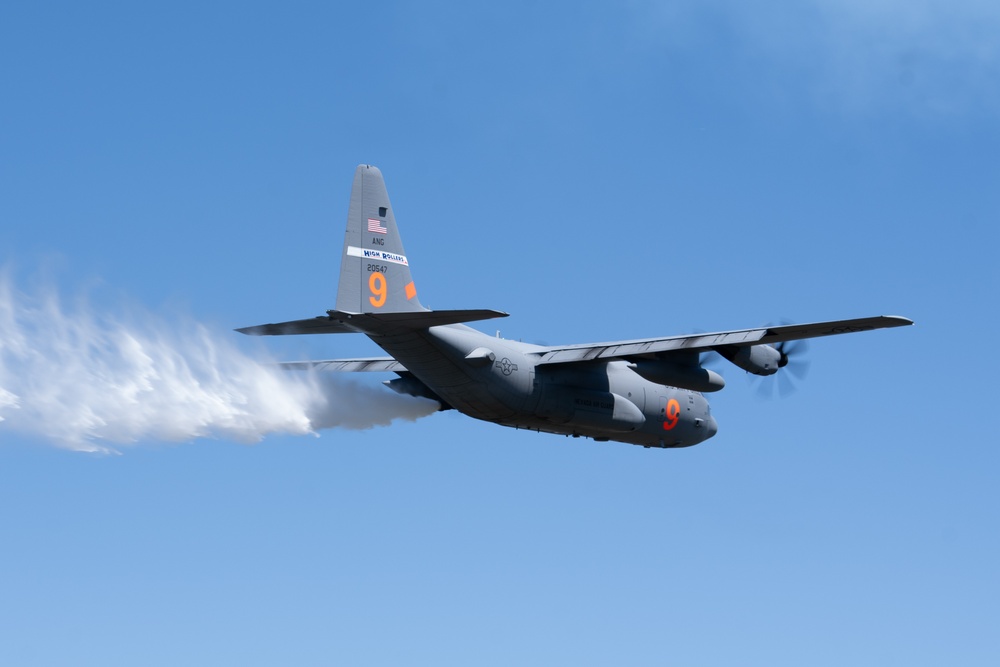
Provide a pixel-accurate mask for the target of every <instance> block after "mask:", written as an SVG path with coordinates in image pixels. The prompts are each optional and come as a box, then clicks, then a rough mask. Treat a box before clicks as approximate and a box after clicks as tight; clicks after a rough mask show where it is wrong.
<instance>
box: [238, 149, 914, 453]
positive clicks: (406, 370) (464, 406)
mask: <svg viewBox="0 0 1000 667" xmlns="http://www.w3.org/2000/svg"><path fill="white" fill-rule="evenodd" d="M506 316H507V314H506V313H502V312H499V311H496V310H428V309H427V308H424V307H423V306H421V305H420V300H419V299H418V298H417V288H416V285H415V283H414V282H413V278H412V276H411V275H410V261H409V259H408V258H407V256H406V251H404V250H403V243H402V241H401V240H400V235H399V229H398V227H397V226H396V216H395V215H394V213H393V209H392V206H391V205H390V204H389V195H388V193H387V191H386V188H385V182H384V181H383V179H382V174H381V172H380V171H379V170H378V169H376V168H375V167H372V166H370V165H359V166H358V168H357V170H356V171H355V172H354V185H353V187H352V189H351V203H350V207H349V209H348V213H347V233H346V235H345V237H344V252H343V255H342V258H341V267H340V285H339V287H338V291H337V304H336V308H334V309H333V310H328V311H327V312H326V314H325V315H321V316H319V317H314V318H310V319H304V320H295V321H292V322H282V323H280V324H263V325H260V326H254V327H247V328H244V329H237V331H239V332H241V333H245V334H250V335H256V336H260V335H264V336H270V335H284V334H329V333H363V334H365V335H367V336H368V337H369V338H371V339H372V340H373V341H375V343H376V344H377V345H378V346H379V347H381V348H382V349H383V350H385V351H386V352H388V353H389V354H390V355H392V356H390V357H378V358H374V357H373V358H365V359H332V360H327V361H305V362H292V363H286V364H282V365H283V366H284V367H285V368H289V369H296V368H298V369H305V368H317V369H322V370H330V371H383V372H393V373H396V375H398V376H399V377H398V378H396V379H393V380H389V381H386V382H385V384H386V385H388V387H389V388H390V389H393V390H395V391H397V392H399V393H402V394H409V395H412V396H423V397H427V398H431V399H433V400H435V401H438V402H439V403H440V404H441V406H442V407H441V409H443V410H444V409H449V408H454V409H456V410H458V411H460V412H462V413H464V414H466V415H468V416H470V417H475V418H476V419H482V420H485V421H489V422H494V423H496V424H501V425H503V426H511V427H514V428H519V429H528V430H532V431H543V432H548V433H560V434H564V435H572V436H574V437H578V436H584V437H589V438H593V439H594V440H601V441H605V440H616V441H619V442H626V443H631V444H635V445H643V446H645V447H688V446H690V445H696V444H698V443H699V442H703V441H705V440H707V439H708V438H711V437H712V436H713V435H715V433H716V431H717V429H718V427H717V426H716V422H715V418H714V417H713V416H712V414H711V411H710V409H709V406H708V401H706V400H705V397H704V395H703V394H702V392H712V391H718V390H719V389H722V387H723V386H724V384H725V382H724V381H723V379H722V377H721V376H720V375H719V374H718V373H716V372H715V371H712V370H709V369H706V368H704V367H703V366H702V363H701V358H702V353H706V352H716V353H718V354H719V355H721V356H722V357H723V358H724V359H727V360H729V361H730V362H732V363H733V364H735V365H736V366H738V367H739V368H742V369H744V370H746V371H748V372H750V373H753V374H755V375H773V374H775V373H782V372H786V371H787V370H788V369H786V366H787V365H788V361H789V353H790V351H791V350H790V349H789V348H788V347H787V343H788V342H789V341H798V340H802V339H806V338H815V337H818V336H830V335H833V334H843V333H853V332H856V331H868V330H871V329H881V328H886V327H898V326H905V325H908V324H912V322H911V321H910V320H908V319H906V318H903V317H886V316H883V317H866V318H861V319H853V320H840V321H835V322H818V323H816V324H795V325H785V326H770V327H763V328H758V329H743V330H739V331H723V332H719V333H702V334H690V335H682V336H669V337H666V338H646V339H641V340H626V341H615V342H610V343H594V344H583V345H563V346H549V345H532V344H529V343H522V342H518V341H512V340H505V339H502V338H499V337H493V336H489V335H487V334H484V333H482V332H480V331H477V330H475V329H472V328H470V327H467V326H465V324H463V323H464V322H474V321H478V320H486V319H491V318H495V317H506Z"/></svg>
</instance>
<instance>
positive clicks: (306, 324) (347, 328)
mask: <svg viewBox="0 0 1000 667" xmlns="http://www.w3.org/2000/svg"><path fill="white" fill-rule="evenodd" d="M496 317H507V313H504V312H501V311H499V310H488V309H480V310H421V311H410V312H394V313H345V312H342V311H339V310H330V311H327V314H326V315H325V316H323V315H321V316H319V317H313V318H311V319H306V320H292V321H291V322H279V323H276V324H260V325H257V326H254V327H244V328H242V329H237V330H236V331H238V332H240V333H242V334H247V335H248V336H288V335H298V334H328V333H365V334H372V335H385V334H391V333H398V332H400V331H412V330H415V329H429V328H430V327H439V326H444V325H446V324H459V323H461V322H477V321H479V320H490V319H493V318H496Z"/></svg>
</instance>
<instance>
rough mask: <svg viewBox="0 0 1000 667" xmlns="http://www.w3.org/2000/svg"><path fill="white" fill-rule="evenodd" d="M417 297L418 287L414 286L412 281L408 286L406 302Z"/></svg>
mask: <svg viewBox="0 0 1000 667" xmlns="http://www.w3.org/2000/svg"><path fill="white" fill-rule="evenodd" d="M416 295H417V286H416V285H414V284H413V281H412V280H411V281H410V282H409V283H408V284H407V285H406V300H407V301H409V300H410V299H412V298H413V297H415V296H416Z"/></svg>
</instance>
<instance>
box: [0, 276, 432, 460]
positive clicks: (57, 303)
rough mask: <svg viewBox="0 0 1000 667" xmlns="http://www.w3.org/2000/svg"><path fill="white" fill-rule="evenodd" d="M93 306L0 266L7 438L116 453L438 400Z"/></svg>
mask: <svg viewBox="0 0 1000 667" xmlns="http://www.w3.org/2000/svg"><path fill="white" fill-rule="evenodd" d="M125 313H126V314H120V315H119V314H114V315H113V314H109V313H100V312H96V310H95V308H93V307H92V306H91V305H90V304H89V302H88V300H87V299H86V298H85V297H79V298H77V299H75V300H74V301H73V302H72V303H71V304H67V303H64V300H63V299H61V298H60V296H59V292H58V290H57V289H56V288H55V287H42V288H39V289H36V290H35V291H34V292H32V293H28V292H24V291H21V290H19V289H17V288H16V285H15V284H14V280H13V279H12V277H11V271H10V270H4V271H2V272H0V436H2V434H3V432H4V431H7V432H10V431H17V432H20V433H24V434H27V435H30V436H34V437H40V438H42V439H44V440H46V441H49V442H51V443H53V444H56V445H58V446H61V447H65V448H69V449H75V450H80V451H96V452H114V451H116V448H115V446H116V445H130V444H136V443H140V442H142V441H172V442H176V441H188V440H193V439H197V438H224V439H231V440H236V441H239V442H256V441H259V440H260V439H261V438H263V437H264V436H265V435H267V434H269V433H286V434H309V433H315V431H316V430H318V429H323V428H332V427H344V428H351V429H365V428H371V427H372V426H376V425H386V424H389V423H390V422H392V421H393V420H394V419H409V420H414V419H418V418H420V417H423V416H425V415H428V414H431V413H432V412H434V411H435V410H437V408H438V404H437V403H436V402H434V401H431V400H427V399H421V398H414V397H410V396H400V395H398V394H396V393H394V392H391V391H389V390H387V389H384V388H382V387H379V386H366V385H364V384H361V383H357V382H346V381H342V380H336V379H334V378H332V377H323V375H327V376H329V375H330V374H321V373H301V372H287V371H283V370H281V369H280V368H277V367H275V366H273V365H269V363H268V361H265V362H264V363H262V362H261V360H258V359H254V358H252V357H250V356H249V355H248V354H246V353H244V352H243V351H241V350H240V349H239V348H238V347H237V346H236V344H235V343H234V342H231V340H230V337H231V336H233V335H234V334H232V333H231V332H228V331H220V332H214V331H211V330H210V329H209V328H207V327H205V326H203V325H201V324H198V323H197V322H194V321H191V320H187V321H185V320H184V318H176V317H172V318H167V317H162V316H157V315H154V314H152V313H150V312H148V311H145V310H143V309H141V308H137V307H131V308H128V309H125Z"/></svg>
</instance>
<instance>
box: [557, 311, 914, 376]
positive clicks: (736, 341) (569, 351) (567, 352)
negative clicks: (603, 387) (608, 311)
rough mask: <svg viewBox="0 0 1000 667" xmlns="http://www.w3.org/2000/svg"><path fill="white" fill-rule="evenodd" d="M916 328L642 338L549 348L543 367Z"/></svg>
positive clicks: (886, 323) (886, 318)
mask: <svg viewBox="0 0 1000 667" xmlns="http://www.w3.org/2000/svg"><path fill="white" fill-rule="evenodd" d="M910 324H913V321H912V320H908V319H906V318H905V317H897V316H894V315H883V316H880V317H862V318H858V319H853V320H836V321H832V322H815V323H813V324H791V325H785V326H776V327H763V328H760V329H742V330H738V331H721V332H717V333H707V334H689V335H684V336H670V337H667V338H643V339H640V340H625V341H615V342H611V343H593V344H584V345H567V346H564V347H558V346H557V347H549V348H548V349H547V350H546V351H545V352H543V353H542V357H541V359H540V360H539V363H540V364H559V363H571V362H577V361H594V360H597V359H600V360H604V361H608V360H612V359H622V358H630V357H642V356H653V355H656V354H658V353H663V352H707V351H709V350H713V349H715V348H718V347H727V346H735V347H744V346H748V345H760V344H773V343H780V342H782V341H789V340H800V339H803V338H818V337H820V336H833V335H836V334H844V333H855V332H857V331H871V330H873V329H885V328H889V327H903V326H908V325H910Z"/></svg>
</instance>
